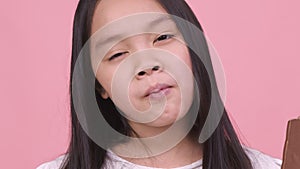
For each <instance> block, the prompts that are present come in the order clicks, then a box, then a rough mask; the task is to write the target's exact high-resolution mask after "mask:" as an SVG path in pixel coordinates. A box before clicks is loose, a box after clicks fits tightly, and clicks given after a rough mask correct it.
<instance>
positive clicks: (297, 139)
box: [282, 119, 300, 169]
mask: <svg viewBox="0 0 300 169" xmlns="http://www.w3.org/2000/svg"><path fill="white" fill-rule="evenodd" d="M282 169H300V119H294V120H290V121H289V122H288V127H287V133H286V141H285V147H284V154H283V165H282Z"/></svg>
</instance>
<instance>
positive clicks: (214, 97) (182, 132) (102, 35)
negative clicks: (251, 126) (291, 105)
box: [38, 0, 281, 169]
mask: <svg viewBox="0 0 300 169" xmlns="http://www.w3.org/2000/svg"><path fill="white" fill-rule="evenodd" d="M180 18H181V19H183V20H185V21H188V22H189V23H191V24H192V26H191V25H189V24H186V23H185V22H181V20H180ZM195 27H196V28H198V29H199V30H201V31H202V28H201V26H200V24H199V22H198V20H197V19H196V17H195V15H194V14H193V12H192V11H191V9H190V8H189V6H188V5H187V4H186V2H185V1H184V0H122V1H120V0H81V1H80V2H79V4H78V7H77V10H76V14H75V19H74V28H73V46H72V62H71V82H70V84H71V85H70V93H71V118H72V137H71V142H70V145H69V149H68V153H67V154H66V155H63V156H61V157H59V158H57V159H56V160H55V161H52V162H48V163H45V164H43V165H41V166H40V167H38V168H39V169H43V168H53V169H58V168H61V169H83V168H86V169H99V168H104V169H110V168H128V169H131V168H138V169H146V168H180V169H192V168H200V169H201V168H203V169H277V168H278V169H279V168H280V165H281V164H280V163H281V161H280V160H277V159H273V158H271V157H269V156H267V155H264V154H262V153H260V152H258V151H255V150H252V149H249V148H246V147H243V146H242V145H241V143H240V142H239V140H238V137H237V135H236V133H235V131H234V129H233V127H232V125H231V122H230V120H229V118H228V115H227V112H226V110H225V108H224V107H223V103H222V101H221V97H220V95H219V93H218V90H217V87H216V86H217V85H216V82H215V78H214V74H213V69H212V64H211V61H210V54H209V51H208V46H207V44H206V40H205V38H204V36H203V34H201V33H198V32H197V31H196V30H195ZM143 32H144V33H143ZM118 37H119V38H118ZM191 77H192V78H191ZM193 78H194V79H193ZM91 79H92V80H91ZM89 89H91V90H89ZM126 91H128V92H126ZM193 92H194V94H193ZM93 94H94V99H95V101H96V104H97V108H99V110H100V111H101V114H100V113H99V114H100V115H101V116H100V115H99V114H97V112H99V111H98V110H96V109H94V108H93V103H94V100H93V99H90V98H91V97H90V96H91V95H93ZM99 117H103V118H104V120H103V121H101V120H98V119H99ZM106 123H107V124H108V125H106ZM108 126H111V128H112V129H111V128H108ZM165 133H167V134H165ZM203 133H204V134H203ZM147 138H150V139H147ZM151 139H152V140H151Z"/></svg>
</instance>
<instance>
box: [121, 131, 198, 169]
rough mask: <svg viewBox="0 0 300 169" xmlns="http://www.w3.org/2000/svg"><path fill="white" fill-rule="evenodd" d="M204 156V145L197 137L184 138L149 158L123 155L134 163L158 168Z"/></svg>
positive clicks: (174, 165) (183, 163)
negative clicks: (168, 148)
mask: <svg viewBox="0 0 300 169" xmlns="http://www.w3.org/2000/svg"><path fill="white" fill-rule="evenodd" d="M202 157H203V150H202V145H201V144H200V143H198V142H197V140H195V139H191V138H189V137H186V138H184V139H183V140H182V141H181V142H179V143H178V144H177V145H176V146H175V147H173V148H171V149H170V150H168V151H167V152H164V153H162V154H160V155H157V156H154V157H148V158H128V157H122V158H124V159H125V160H127V161H130V162H132V163H135V164H138V165H143V166H148V167H157V168H176V167H181V166H185V165H188V164H191V163H193V162H196V161H198V160H200V159H202Z"/></svg>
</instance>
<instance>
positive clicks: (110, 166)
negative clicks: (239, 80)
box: [37, 148, 282, 169]
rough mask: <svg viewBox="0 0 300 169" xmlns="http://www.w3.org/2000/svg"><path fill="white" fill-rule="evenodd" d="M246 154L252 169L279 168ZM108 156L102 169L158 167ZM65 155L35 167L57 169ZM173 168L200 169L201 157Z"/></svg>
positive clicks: (260, 155)
mask: <svg viewBox="0 0 300 169" xmlns="http://www.w3.org/2000/svg"><path fill="white" fill-rule="evenodd" d="M245 151H246V153H247V155H248V156H249V158H250V160H251V162H252V165H253V168H254V169H280V168H281V164H282V161H281V160H279V159H276V158H273V157H270V156H268V155H266V154H263V153H261V152H259V151H257V150H253V149H250V148H246V149H245ZM107 155H108V157H110V158H109V159H110V160H109V161H106V163H105V166H104V167H103V168H104V169H119V168H122V169H158V168H153V167H146V166H142V165H137V164H134V163H131V162H129V161H126V160H125V159H122V158H120V157H119V156H117V155H116V154H115V153H113V152H112V151H107ZM64 157H65V155H62V156H60V157H58V158H57V159H55V160H53V161H50V162H46V163H44V164H42V165H40V166H39V167H37V169H59V166H60V164H61V163H62V162H63V160H64ZM174 169H202V159H200V160H198V161H196V162H194V163H192V164H189V165H186V166H182V167H177V168H174Z"/></svg>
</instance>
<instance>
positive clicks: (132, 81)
mask: <svg viewBox="0 0 300 169" xmlns="http://www.w3.org/2000/svg"><path fill="white" fill-rule="evenodd" d="M145 12H159V13H163V14H167V12H166V11H165V10H164V9H163V8H162V7H161V5H160V4H159V3H158V2H157V1H155V0H100V2H99V4H98V6H97V8H96V10H95V13H94V16H93V21H92V34H94V33H96V32H97V31H98V30H99V29H101V28H103V27H104V26H107V24H109V23H112V21H116V20H118V19H120V18H121V17H124V16H129V15H133V14H138V13H145ZM154 18H155V17H154ZM147 19H148V17H147V18H145V20H147ZM162 20H163V19H162ZM162 20H161V21H160V22H159V21H158V22H156V24H152V25H150V26H145V29H148V30H149V29H152V28H153V29H154V27H156V28H155V29H156V32H160V33H143V34H137V35H135V36H130V37H128V38H125V39H122V40H120V41H119V42H118V43H116V44H114V45H113V47H112V48H109V49H108V50H107V51H108V52H107V53H105V55H104V56H103V59H102V61H101V63H100V64H99V66H98V67H97V69H96V78H97V80H98V81H99V83H100V84H101V85H102V87H103V89H104V92H103V93H101V96H102V97H103V98H108V97H109V98H111V99H112V100H113V102H114V103H115V104H116V105H117V106H118V107H119V104H124V105H120V107H122V106H123V107H124V111H123V112H124V113H125V114H126V115H127V116H128V117H129V119H131V120H132V121H138V123H139V122H141V121H143V120H140V121H139V120H138V119H136V118H135V117H141V116H139V115H140V114H138V113H136V112H135V114H132V112H133V111H130V108H128V104H127V103H130V104H131V105H132V107H133V109H135V110H137V111H140V112H144V114H143V113H141V115H142V116H148V115H149V116H151V113H149V112H148V114H147V110H149V109H150V108H151V106H153V107H155V106H154V105H156V104H157V105H160V107H161V104H160V103H162V102H164V103H165V104H163V111H162V113H160V114H159V115H157V117H155V118H153V116H152V117H151V118H153V120H152V121H147V120H145V121H147V122H146V123H144V124H143V125H147V126H155V127H161V126H168V125H171V124H172V123H173V122H174V121H176V119H178V117H179V118H181V117H182V116H183V115H184V113H180V112H181V111H182V110H186V109H187V108H185V109H183V107H184V106H185V107H189V106H190V102H191V98H192V95H193V93H192V92H193V90H191V89H193V81H192V80H191V78H189V77H190V76H189V75H186V74H185V73H184V72H186V71H185V69H186V68H188V70H189V71H190V74H192V73H191V60H190V56H189V52H188V49H187V47H186V45H185V44H184V43H182V42H181V41H180V40H179V39H183V38H182V35H181V34H180V33H179V31H178V30H177V28H176V25H175V23H174V22H173V21H172V20H171V19H169V20H166V19H164V20H163V21H162ZM143 21H144V20H139V21H138V25H139V24H140V23H142V22H143ZM121 23H122V22H121ZM124 23H125V24H123V25H122V24H121V25H119V26H118V27H117V28H118V29H117V32H119V33H124V32H123V31H126V30H130V29H135V26H136V24H134V23H131V22H124ZM152 23H154V22H152ZM160 25H161V26H160ZM109 30H112V32H113V31H114V30H113V29H109ZM111 34H112V33H111ZM105 36H108V37H106V38H105V39H107V38H109V37H110V33H109V32H108V33H105ZM151 50H155V51H156V53H155V52H154V53H151ZM146 51H147V52H146ZM157 51H165V53H164V52H162V55H161V56H159V58H158V59H155V58H154V59H152V60H151V57H152V54H153V55H155V56H156V57H157ZM139 52H140V53H139ZM143 52H144V54H143ZM167 53H169V55H172V56H170V57H167V56H166V55H167ZM146 55H147V56H149V58H150V59H147V58H146V57H147V56H146ZM164 57H165V58H166V59H160V58H164ZM172 57H173V58H174V59H170V58H172ZM140 58H142V59H140ZM126 60H131V61H128V62H126ZM173 60H180V61H181V62H182V63H183V64H181V65H185V67H184V66H181V65H180V64H177V62H176V61H174V62H173ZM162 62H164V63H166V64H164V63H162ZM125 63H126V64H125ZM170 63H172V64H171V65H172V67H173V68H171V69H170V70H172V69H174V68H175V69H176V71H177V72H182V73H181V75H180V76H178V73H177V75H175V74H176V73H175V74H172V71H168V69H167V66H166V65H170ZM122 64H125V66H124V65H123V66H122ZM174 64H176V65H174ZM169 67H171V66H169ZM120 69H122V70H121V71H120ZM131 70H132V72H133V73H132V74H131V75H130V78H129V79H127V81H126V80H123V81H118V83H115V81H114V79H122V77H126V76H128V74H130V73H128V72H130V71H131ZM125 79H126V78H125ZM183 81H184V82H185V83H184V85H185V86H183V87H182V86H180V85H179V82H183ZM114 83H115V84H114ZM113 86H117V88H118V87H123V86H128V88H127V91H123V93H122V92H119V93H118V92H114V91H113ZM116 93H118V94H117V95H116ZM183 95H188V96H189V97H183ZM123 96H125V97H123ZM126 99H127V100H126ZM128 100H129V101H128ZM185 100H188V101H187V103H186V104H183V102H185ZM129 107H130V106H129ZM153 107H152V108H153ZM126 110H127V111H126ZM145 112H146V113H145ZM145 121H144V122H145ZM133 123H134V122H133Z"/></svg>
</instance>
